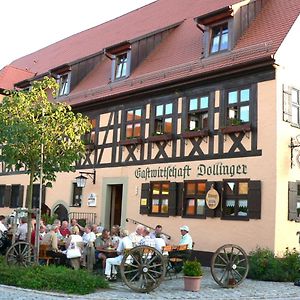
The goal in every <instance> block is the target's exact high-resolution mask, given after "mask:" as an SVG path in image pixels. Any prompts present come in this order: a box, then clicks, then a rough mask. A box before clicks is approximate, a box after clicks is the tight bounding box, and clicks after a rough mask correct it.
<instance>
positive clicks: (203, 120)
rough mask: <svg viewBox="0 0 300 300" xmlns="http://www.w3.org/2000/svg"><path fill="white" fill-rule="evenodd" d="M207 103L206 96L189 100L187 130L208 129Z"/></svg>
mask: <svg viewBox="0 0 300 300" xmlns="http://www.w3.org/2000/svg"><path fill="white" fill-rule="evenodd" d="M208 101H209V98H208V96H203V97H198V98H191V99H190V101H189V112H188V128H187V129H188V130H202V129H207V128H208Z"/></svg>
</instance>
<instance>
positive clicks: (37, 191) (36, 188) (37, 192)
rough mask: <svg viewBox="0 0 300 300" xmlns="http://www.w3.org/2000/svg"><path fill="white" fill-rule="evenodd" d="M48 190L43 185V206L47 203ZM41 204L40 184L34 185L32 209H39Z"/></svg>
mask: <svg viewBox="0 0 300 300" xmlns="http://www.w3.org/2000/svg"><path fill="white" fill-rule="evenodd" d="M45 192H46V189H45V186H44V185H43V187H42V204H44V203H45V196H46V194H45ZM39 204H40V185H39V184H34V185H33V191H32V208H39Z"/></svg>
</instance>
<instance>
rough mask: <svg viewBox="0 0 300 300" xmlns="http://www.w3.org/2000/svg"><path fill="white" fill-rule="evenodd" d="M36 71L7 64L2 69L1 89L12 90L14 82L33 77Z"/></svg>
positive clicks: (0, 75)
mask: <svg viewBox="0 0 300 300" xmlns="http://www.w3.org/2000/svg"><path fill="white" fill-rule="evenodd" d="M32 76H34V73H32V72H29V71H25V70H21V69H18V68H16V67H13V66H6V67H4V68H3V69H1V70H0V89H3V90H11V89H13V87H14V83H16V82H19V81H22V80H25V79H28V78H31V77H32Z"/></svg>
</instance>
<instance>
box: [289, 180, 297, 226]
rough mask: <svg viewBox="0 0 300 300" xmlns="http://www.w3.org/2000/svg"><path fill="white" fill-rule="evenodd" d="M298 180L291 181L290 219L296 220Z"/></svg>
mask: <svg viewBox="0 0 300 300" xmlns="http://www.w3.org/2000/svg"><path fill="white" fill-rule="evenodd" d="M298 184H299V183H297V182H292V181H289V200H288V201H289V211H288V220H289V221H294V220H295V219H296V218H297V188H298Z"/></svg>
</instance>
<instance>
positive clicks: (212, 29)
mask: <svg viewBox="0 0 300 300" xmlns="http://www.w3.org/2000/svg"><path fill="white" fill-rule="evenodd" d="M225 26H226V28H227V48H226V49H221V45H222V37H223V34H222V33H223V31H224V30H223V29H224V27H225ZM217 29H221V30H220V31H221V34H220V36H219V39H218V50H216V51H214V52H213V51H212V50H213V45H214V39H215V37H216V36H217V35H214V32H216V31H217ZM209 32H210V39H209V54H210V55H214V54H217V53H222V52H226V51H228V50H229V48H230V47H229V45H230V44H229V37H230V28H229V22H228V21H223V22H221V23H218V24H214V25H213V26H210V30H209Z"/></svg>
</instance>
